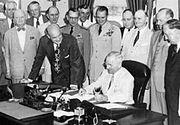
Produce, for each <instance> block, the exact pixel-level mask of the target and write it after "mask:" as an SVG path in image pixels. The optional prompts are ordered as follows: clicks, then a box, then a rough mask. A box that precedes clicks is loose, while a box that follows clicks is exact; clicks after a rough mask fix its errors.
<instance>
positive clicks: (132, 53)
mask: <svg viewBox="0 0 180 125" xmlns="http://www.w3.org/2000/svg"><path fill="white" fill-rule="evenodd" d="M137 32H138V29H137V28H136V29H133V30H132V31H131V32H129V33H128V35H126V36H125V37H124V39H123V49H122V53H123V56H124V60H135V61H138V62H141V63H143V64H145V65H147V60H148V56H149V47H150V43H151V36H152V33H153V32H152V31H151V30H150V29H149V28H148V27H147V26H146V27H145V28H144V29H142V30H140V36H139V40H138V41H137V42H136V44H135V45H134V46H133V44H134V39H135V37H136V35H137Z"/></svg>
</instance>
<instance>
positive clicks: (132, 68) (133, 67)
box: [122, 60, 151, 104]
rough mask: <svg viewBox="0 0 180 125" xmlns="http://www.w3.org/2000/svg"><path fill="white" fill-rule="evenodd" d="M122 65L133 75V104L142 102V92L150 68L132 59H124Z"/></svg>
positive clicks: (149, 73)
mask: <svg viewBox="0 0 180 125" xmlns="http://www.w3.org/2000/svg"><path fill="white" fill-rule="evenodd" d="M122 66H123V67H124V68H126V69H127V70H128V71H129V72H130V73H131V75H132V76H133V77H134V90H133V99H134V102H135V104H139V103H143V98H144V92H145V89H146V85H147V82H148V80H149V78H150V75H151V70H150V69H149V68H148V66H146V65H145V64H142V63H140V62H137V61H132V60H124V61H123V62H122Z"/></svg>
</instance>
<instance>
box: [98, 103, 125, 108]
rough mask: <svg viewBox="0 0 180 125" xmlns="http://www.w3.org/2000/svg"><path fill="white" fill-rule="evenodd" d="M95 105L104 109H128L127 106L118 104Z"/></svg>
mask: <svg viewBox="0 0 180 125" xmlns="http://www.w3.org/2000/svg"><path fill="white" fill-rule="evenodd" d="M95 105H96V106H98V107H102V108H106V109H114V108H121V109H128V106H126V105H123V104H118V103H103V104H95Z"/></svg>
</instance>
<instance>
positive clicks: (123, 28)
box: [120, 27, 125, 37]
mask: <svg viewBox="0 0 180 125" xmlns="http://www.w3.org/2000/svg"><path fill="white" fill-rule="evenodd" d="M120 30H121V36H122V37H123V35H124V30H125V27H121V28H120Z"/></svg>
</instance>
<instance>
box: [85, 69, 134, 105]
mask: <svg viewBox="0 0 180 125" xmlns="http://www.w3.org/2000/svg"><path fill="white" fill-rule="evenodd" d="M112 76H113V75H112V74H109V73H108V71H107V70H104V71H103V72H102V74H101V76H100V77H99V78H98V79H97V81H96V82H94V83H92V84H90V85H89V86H87V87H85V90H86V91H87V93H93V91H94V89H95V88H99V87H101V90H102V92H103V94H104V95H106V96H107V97H108V101H109V102H123V103H125V104H133V103H134V101H133V88H134V78H133V76H132V75H131V74H130V73H129V72H128V71H127V70H126V69H125V68H123V67H121V68H120V69H119V70H118V71H117V72H116V73H115V74H114V78H113V81H111V78H112ZM110 82H111V83H110ZM110 84H111V85H110Z"/></svg>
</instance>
